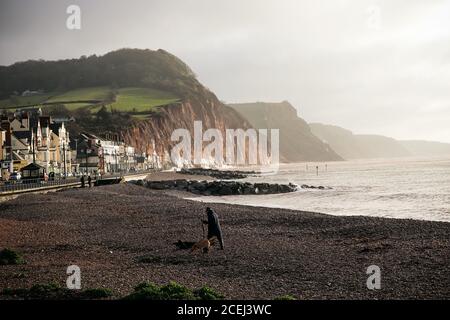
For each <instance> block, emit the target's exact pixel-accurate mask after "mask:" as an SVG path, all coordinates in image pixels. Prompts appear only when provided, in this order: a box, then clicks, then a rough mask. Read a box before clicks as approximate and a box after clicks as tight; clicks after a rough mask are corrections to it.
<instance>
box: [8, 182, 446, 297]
mask: <svg viewBox="0 0 450 320" xmlns="http://www.w3.org/2000/svg"><path fill="white" fill-rule="evenodd" d="M42 203H45V206H43V205H42ZM206 205H209V204H205V203H201V202H198V201H193V200H185V199H182V198H179V197H176V196H173V195H167V194H164V192H160V191H154V190H149V189H146V188H143V187H139V186H134V185H130V184H119V185H110V186H102V187H95V188H92V189H88V188H86V189H70V190H64V191H59V192H53V193H48V194H27V195H23V196H21V197H20V198H16V199H13V200H11V201H8V202H3V203H0V229H1V230H0V231H1V232H0V247H1V248H6V247H8V248H12V249H14V250H16V251H17V252H19V253H20V254H22V255H23V257H24V259H25V261H26V264H24V265H17V266H15V265H11V266H0V274H1V275H0V291H1V290H3V289H5V288H29V287H31V286H32V285H35V284H38V283H49V282H56V283H59V284H60V285H61V286H64V285H65V281H66V279H67V275H66V273H65V271H66V268H67V266H69V265H72V264H76V265H79V266H80V268H81V270H82V279H83V280H82V281H83V282H82V283H83V284H82V285H83V288H84V289H87V288H98V287H100V288H109V289H111V290H112V291H113V293H114V298H121V297H123V296H125V295H127V294H129V293H131V292H132V288H133V287H134V286H136V285H137V284H139V283H140V282H143V281H152V282H155V283H157V284H166V283H167V282H169V281H170V280H173V281H176V282H178V283H180V284H183V285H186V286H188V287H194V288H195V287H201V286H203V285H207V286H209V287H211V288H213V289H215V290H217V291H218V292H220V293H222V294H223V295H224V296H225V298H226V299H273V298H275V297H277V296H281V295H286V294H290V295H293V296H295V297H297V298H298V299H419V298H420V299H449V298H450V291H449V287H448V285H447V283H448V275H449V274H450V266H449V265H448V252H450V225H449V224H448V223H442V222H435V221H417V220H406V219H386V218H378V217H367V216H350V217H340V216H332V215H328V214H323V213H314V212H305V211H298V210H287V209H277V208H266V207H249V206H242V205H230V204H222V203H218V204H214V205H210V206H211V207H212V208H213V209H214V210H216V212H217V213H218V215H219V218H220V221H221V225H222V230H223V233H224V242H225V250H223V251H222V250H218V249H217V248H214V247H213V249H212V251H211V252H210V253H209V254H190V253H189V252H188V251H186V250H179V249H178V248H177V247H176V246H175V245H174V243H176V242H177V241H178V240H182V241H198V240H200V239H201V237H202V229H201V223H200V219H201V218H204V210H205V207H206ZM143 257H144V258H145V261H146V262H142V261H143V260H142V258H143ZM374 264H375V265H379V266H380V268H381V270H382V289H381V290H368V289H367V287H366V280H367V275H366V268H367V267H368V266H370V265H374ZM19 274H20V275H22V276H20V277H19V276H18V275H19ZM0 299H8V297H5V296H2V295H0Z"/></svg>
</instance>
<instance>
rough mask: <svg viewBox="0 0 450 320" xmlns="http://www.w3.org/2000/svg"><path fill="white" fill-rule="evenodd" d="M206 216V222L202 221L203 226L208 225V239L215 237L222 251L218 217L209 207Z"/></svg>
mask: <svg viewBox="0 0 450 320" xmlns="http://www.w3.org/2000/svg"><path fill="white" fill-rule="evenodd" d="M206 215H207V216H208V220H203V224H207V225H208V239H211V238H212V237H217V240H219V243H220V249H222V250H223V238H222V229H221V228H220V223H219V217H218V216H217V213H215V212H214V211H213V210H212V209H211V208H210V207H207V208H206Z"/></svg>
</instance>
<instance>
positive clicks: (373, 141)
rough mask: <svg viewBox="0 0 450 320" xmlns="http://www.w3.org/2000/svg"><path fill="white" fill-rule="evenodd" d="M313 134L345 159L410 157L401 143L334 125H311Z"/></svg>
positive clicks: (409, 153)
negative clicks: (356, 132) (355, 132)
mask: <svg viewBox="0 0 450 320" xmlns="http://www.w3.org/2000/svg"><path fill="white" fill-rule="evenodd" d="M309 126H310V127H311V130H312V132H313V133H314V134H315V135H316V136H317V137H319V138H320V139H321V140H322V141H324V142H326V143H328V144H329V145H330V146H331V147H332V148H333V150H335V151H336V152H337V153H338V154H339V155H340V156H342V157H343V158H344V159H365V158H393V157H405V156H410V155H411V152H410V151H409V150H408V149H406V148H405V147H404V146H403V145H402V144H401V143H400V142H399V141H397V140H395V139H392V138H388V137H384V136H379V135H358V134H353V133H352V132H351V131H349V130H347V129H344V128H341V127H338V126H333V125H325V124H320V123H310V124H309Z"/></svg>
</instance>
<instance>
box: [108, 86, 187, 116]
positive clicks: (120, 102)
mask: <svg viewBox="0 0 450 320" xmlns="http://www.w3.org/2000/svg"><path fill="white" fill-rule="evenodd" d="M178 100H179V99H178V98H177V97H176V96H174V95H173V94H171V93H168V92H164V91H161V90H156V89H147V88H122V89H119V90H118V94H117V95H116V101H115V102H114V103H112V104H111V106H112V108H113V109H115V110H120V111H129V112H146V111H149V110H151V109H152V108H154V107H158V106H163V105H167V104H170V103H173V102H176V101H178Z"/></svg>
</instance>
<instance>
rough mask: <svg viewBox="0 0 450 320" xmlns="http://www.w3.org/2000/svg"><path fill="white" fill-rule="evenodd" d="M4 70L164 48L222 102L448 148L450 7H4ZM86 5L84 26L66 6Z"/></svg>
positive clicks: (103, 2)
mask: <svg viewBox="0 0 450 320" xmlns="http://www.w3.org/2000/svg"><path fill="white" fill-rule="evenodd" d="M0 3H1V5H0V6H1V7H0V64H1V65H9V64H12V63H14V62H16V61H22V60H27V59H46V60H47V59H62V58H73V57H79V56H81V55H89V54H94V53H95V54H104V53H106V52H108V51H111V50H114V49H119V48H123V47H131V48H150V49H158V48H163V49H165V50H168V51H170V52H172V53H174V54H175V55H177V56H178V57H180V58H181V59H182V60H184V61H185V62H186V63H188V64H189V65H190V66H191V68H192V69H193V70H194V71H195V72H196V74H197V75H198V77H199V79H200V81H201V82H202V83H203V84H204V85H205V86H207V87H208V88H210V89H211V90H212V91H214V92H215V93H216V94H217V96H218V97H219V98H220V99H221V100H224V101H226V102H250V101H282V100H288V101H290V102H291V103H292V104H293V105H294V106H295V107H297V109H298V110H299V115H300V116H301V117H303V118H304V119H305V120H306V121H308V122H322V123H328V124H336V125H339V126H342V127H345V128H347V129H350V130H352V131H353V132H355V133H374V134H383V135H387V136H391V137H394V138H399V139H426V140H437V141H446V142H450V1H439V0H433V1H430V0H423V1H417V0H387V1H380V0H373V1H372V0H351V1H350V0H348V1H345V0H338V1H336V0H328V1H322V0H311V1H301V0H226V1H225V0H220V1H219V0H178V1H174V0H159V1H151V0H142V1H137V0H127V1H112V0H99V1H94V0H85V1H80V0H71V1H66V0H54V1H50V0H40V1H25V0H11V1H4V0H0ZM71 4H76V5H79V6H80V8H81V30H69V29H67V28H66V19H67V17H68V14H66V9H67V7H68V6H69V5H71Z"/></svg>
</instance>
